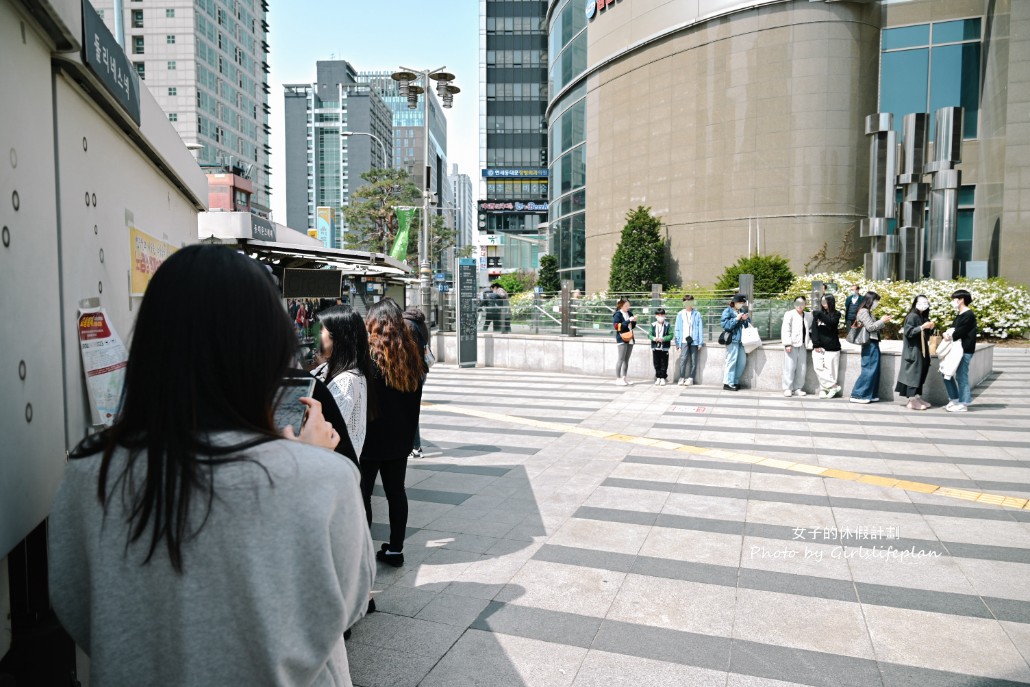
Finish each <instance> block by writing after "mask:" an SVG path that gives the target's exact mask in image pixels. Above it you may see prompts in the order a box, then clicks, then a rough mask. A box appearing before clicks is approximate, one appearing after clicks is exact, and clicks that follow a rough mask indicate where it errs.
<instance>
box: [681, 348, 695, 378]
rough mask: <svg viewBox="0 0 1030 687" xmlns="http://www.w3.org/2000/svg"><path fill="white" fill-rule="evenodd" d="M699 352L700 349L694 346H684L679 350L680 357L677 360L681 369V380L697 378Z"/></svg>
mask: <svg viewBox="0 0 1030 687" xmlns="http://www.w3.org/2000/svg"><path fill="white" fill-rule="evenodd" d="M698 350H699V349H698V347H697V346H695V345H693V344H683V346H682V347H681V348H680V349H679V357H678V358H677V359H676V366H677V368H678V369H679V378H680V379H685V378H690V379H693V378H695V377H697V356H698Z"/></svg>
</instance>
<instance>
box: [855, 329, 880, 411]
mask: <svg viewBox="0 0 1030 687" xmlns="http://www.w3.org/2000/svg"><path fill="white" fill-rule="evenodd" d="M879 395H880V342H879V341H876V340H875V339H874V340H872V341H870V342H869V343H867V344H866V345H865V346H862V372H861V374H859V375H858V379H857V380H855V388H853V389H852V390H851V398H865V399H869V400H872V399H874V398H878V397H879Z"/></svg>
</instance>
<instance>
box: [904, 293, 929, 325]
mask: <svg viewBox="0 0 1030 687" xmlns="http://www.w3.org/2000/svg"><path fill="white" fill-rule="evenodd" d="M920 298H926V294H923V293H921V294H919V295H918V296H916V297H915V298H913V299H912V305H910V306H909V308H908V315H911V314H912V313H915V314H917V315H919V317H920V319H922V320H923V322H927V321H929V319H930V308H927V309H926V312H919V311H918V310H916V302H918V301H919V299H920ZM926 301H927V302H929V301H930V299H929V298H926ZM908 315H905V317H908Z"/></svg>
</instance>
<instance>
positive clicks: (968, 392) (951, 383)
mask: <svg viewBox="0 0 1030 687" xmlns="http://www.w3.org/2000/svg"><path fill="white" fill-rule="evenodd" d="M955 345H957V346H961V345H962V344H960V343H959V344H955ZM972 360H973V354H972V353H963V354H962V362H960V363H959V364H958V369H957V370H955V376H954V377H952V378H951V379H945V380H944V388H945V389H947V390H948V399H949V400H952V401H955V402H956V403H965V404H969V403H972V402H973V390H972V389H971V388H970V387H969V363H970V362H971V361H972Z"/></svg>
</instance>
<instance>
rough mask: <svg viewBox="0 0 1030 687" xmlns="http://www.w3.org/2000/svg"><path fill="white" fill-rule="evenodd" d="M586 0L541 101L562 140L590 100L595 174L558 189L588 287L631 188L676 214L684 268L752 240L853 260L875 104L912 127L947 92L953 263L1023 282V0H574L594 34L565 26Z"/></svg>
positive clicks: (1027, 169) (722, 262)
mask: <svg viewBox="0 0 1030 687" xmlns="http://www.w3.org/2000/svg"><path fill="white" fill-rule="evenodd" d="M575 2H577V0H568V2H566V0H554V1H553V2H552V3H551V4H550V6H549V10H550V11H549V19H550V22H551V24H550V29H551V34H552V43H554V44H555V45H557V46H558V47H562V46H566V45H568V47H565V48H564V49H563V52H562V53H560V54H558V55H557V59H556V62H555V64H554V65H552V68H551V71H552V79H551V89H550V93H549V102H550V105H549V111H548V116H549V118H550V119H549V121H550V125H551V143H552V146H551V147H552V150H553V152H554V154H555V155H558V154H563V151H564V150H565V147H566V146H565V143H567V141H565V140H564V138H565V137H564V133H565V127H564V126H559V124H561V125H564V123H565V122H564V121H563V120H562V113H563V112H564V111H569V112H574V111H575V110H573V109H572V106H571V103H573V102H575V101H577V99H579V100H581V102H582V106H581V107H580V110H581V112H582V114H581V116H582V117H583V119H584V122H585V126H584V129H585V133H584V135H583V136H582V138H580V139H578V140H581V141H584V143H583V144H582V145H583V146H584V148H583V152H581V153H579V159H582V160H583V161H584V163H583V170H582V173H581V180H580V182H579V183H580V185H581V186H582V187H583V190H582V191H580V192H576V191H574V190H573V193H572V194H571V195H570V196H569V198H570V200H571V201H572V202H570V203H566V204H559V205H556V204H555V202H554V201H558V200H562V199H563V198H562V197H559V196H560V195H561V193H564V191H562V190H561V188H556V189H555V192H554V193H552V210H553V212H552V216H551V229H552V234H553V239H554V240H552V246H556V247H557V248H558V249H559V252H560V255H561V258H562V266H563V268H565V269H566V270H568V274H569V275H570V278H573V277H575V276H577V275H581V274H585V285H586V288H587V289H588V290H590V291H594V290H600V289H604V288H605V287H606V286H607V283H608V276H609V268H610V264H611V258H612V255H613V253H614V251H615V247H616V245H617V244H618V242H619V238H620V232H621V230H622V226H623V224H624V217H625V215H626V213H627V211H629V210H630V209H632V208H635V207H636V206H638V205H647V206H650V207H651V208H652V210H653V212H654V213H655V214H656V215H658V216H659V217H660V218H661V219H662V221H663V223H664V225H665V227H666V232H667V238H668V244H669V252H670V256H669V257H670V266H669V275H668V277H669V281H670V282H671V283H681V284H686V283H690V282H695V281H696V282H700V283H702V284H710V283H712V282H713V281H714V279H715V278H716V276H717V275H718V274H720V273H721V271H722V270H723V268H724V267H725V266H727V265H729V264H732V263H733V262H735V261H736V260H737V259H738V258H740V257H741V256H744V255H747V254H748V253H749V251H750V253H752V254H753V253H756V252H761V253H763V254H768V253H774V252H775V253H779V254H782V255H784V256H785V257H787V258H788V259H789V260H790V262H791V265H792V267H793V268H794V270H795V271H796V272H800V271H802V270H804V269H805V267H806V265H807V266H809V268H811V269H831V268H837V267H841V266H843V265H842V263H846V264H847V266H860V265H861V264H862V254H863V253H864V252H865V251H866V250H867V249H868V247H867V245H866V243H867V241H866V240H864V239H861V238H860V237H859V230H858V223H859V220H861V219H862V218H864V217H866V216H868V212H869V208H868V197H869V195H868V185H869V143H868V141H867V139H866V137H865V126H864V121H865V117H866V115H870V114H873V113H876V112H892V113H893V114H894V122H895V128H899V127H900V124H901V121H902V117H903V116H904V115H905V114H908V113H909V112H920V111H921V112H933V111H935V110H936V109H937V108H939V107H945V106H961V107H963V108H964V110H965V114H964V117H965V119H964V126H963V139H964V140H963V143H962V161H961V163H960V164H959V165H958V167H957V168H958V170H959V171H960V172H961V189H960V192H959V207H958V231H957V250H956V258H957V260H958V263H959V264H960V265H961V267H960V268H959V270H960V273H962V274H966V269H967V267H968V268H969V269H970V270H974V269H975V273H983V272H986V273H987V274H988V275H989V276H1003V277H1006V278H1009V279H1012V280H1014V281H1019V282H1026V281H1028V280H1030V266H1028V265H1030V262H1028V261H1026V260H1025V256H1026V255H1030V152H1028V151H1030V115H1028V114H1027V113H1028V112H1030V88H1028V85H1030V39H1028V38H1027V36H1030V2H1023V0H892V1H891V2H881V1H877V0H829V1H828V0H767V1H765V2H761V1H757V2H756V1H755V0H750V1H746V0H578V2H580V4H581V6H582V7H583V8H584V16H585V18H584V19H583V20H582V21H581V24H582V37H581V38H577V39H576V40H574V41H572V42H567V41H565V40H564V38H563V39H562V40H559V41H557V42H556V41H555V39H556V36H559V35H562V36H564V34H569V35H576V36H578V34H576V33H575V31H573V32H569V31H567V30H566V27H567V26H568V22H567V21H566V20H564V19H560V18H559V17H560V16H561V15H563V14H564V13H565V8H566V5H571V4H572V3H575ZM577 30H578V29H577ZM576 42H579V43H583V44H585V45H586V48H585V52H586V55H585V57H581V58H580V60H581V61H580V62H579V65H580V66H579V67H578V68H577V66H576V61H575V59H573V60H571V61H570V60H569V59H566V56H567V55H568V54H569V53H570V52H571V56H572V57H573V58H575V57H576V53H575V52H573V51H572V50H571V49H572V48H574V46H575V43H576ZM566 62H571V67H572V68H571V69H569V70H566V69H565V67H566V66H569V65H566ZM566 71H567V72H568V73H569V74H571V75H572V78H571V79H569V78H556V77H555V74H562V75H564V74H565V72H566ZM565 119H568V116H567V115H566V116H565ZM559 132H560V133H561V134H562V140H561V145H555V142H556V136H557V135H558V134H559ZM575 142H576V139H575V137H573V138H572V140H571V144H572V145H575ZM572 152H573V153H575V152H576V149H575V148H572ZM570 167H571V169H572V172H573V177H572V180H571V181H572V183H571V185H570V187H571V188H573V189H575V186H576V184H575V181H576V179H575V172H576V169H577V168H576V165H575V164H572V165H570ZM559 172H562V173H563V172H564V167H561V168H560V169H559V166H558V165H555V169H554V170H553V172H552V174H553V175H554V176H555V177H558V176H559ZM577 200H580V201H581V202H582V204H581V205H580V206H579V207H580V208H581V210H580V212H581V213H582V214H583V217H582V218H581V219H577V216H576V214H575V213H576V202H575V201H577ZM566 205H568V207H566ZM584 207H585V212H583V211H582V208H584ZM566 213H572V214H571V215H568V214H566ZM570 218H571V220H572V221H571V222H570ZM566 225H568V226H566ZM819 254H822V255H823V256H824V257H823V259H822V260H819V259H814V258H816V256H817V255H819ZM971 273H973V272H971Z"/></svg>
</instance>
